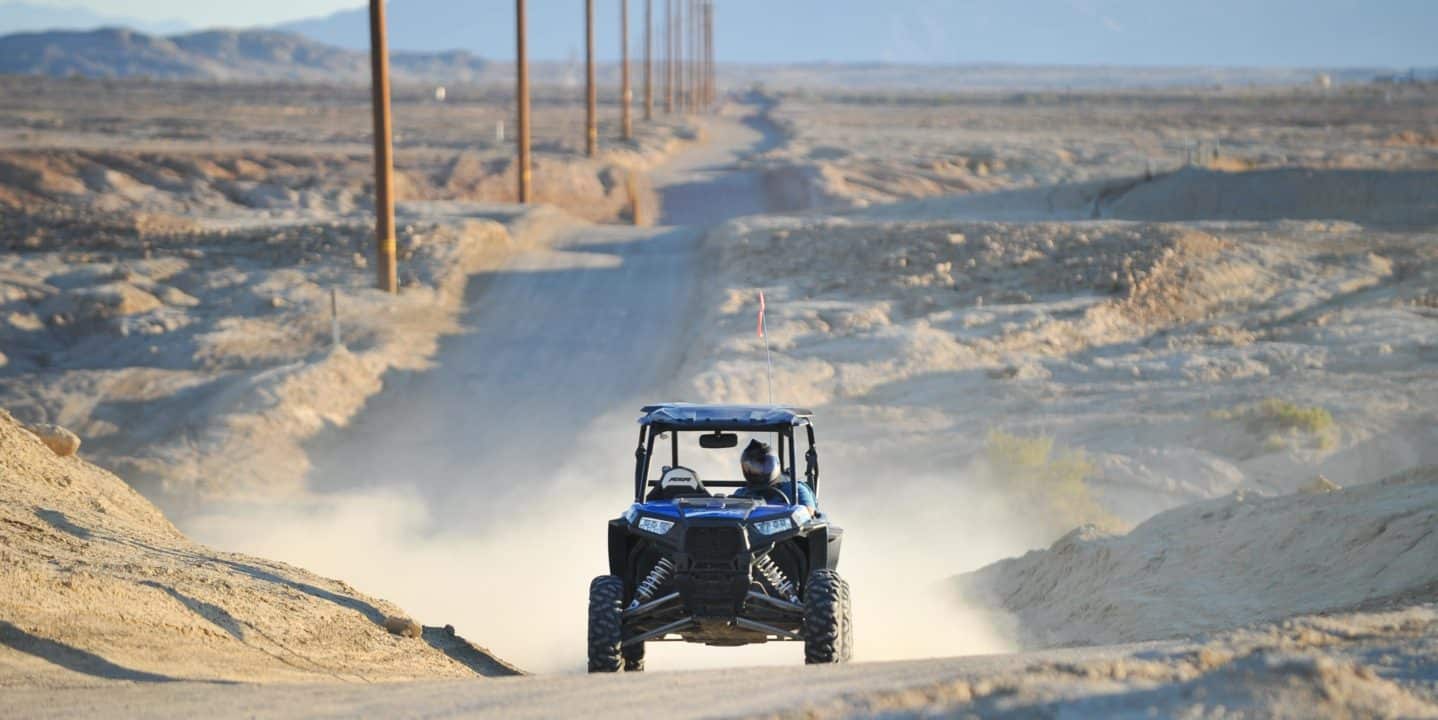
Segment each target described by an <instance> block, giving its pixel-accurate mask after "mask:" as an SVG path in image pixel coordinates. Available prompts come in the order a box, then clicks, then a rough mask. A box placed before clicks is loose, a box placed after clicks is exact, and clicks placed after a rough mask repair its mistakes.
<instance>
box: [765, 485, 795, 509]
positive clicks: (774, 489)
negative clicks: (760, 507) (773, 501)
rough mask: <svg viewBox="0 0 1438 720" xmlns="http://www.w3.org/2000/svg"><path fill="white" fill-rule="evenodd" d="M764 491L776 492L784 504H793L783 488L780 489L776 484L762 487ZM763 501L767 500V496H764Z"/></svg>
mask: <svg viewBox="0 0 1438 720" xmlns="http://www.w3.org/2000/svg"><path fill="white" fill-rule="evenodd" d="M764 492H765V493H776V494H778V496H779V498H780V499H782V500H783V501H784V504H785V505H793V504H794V503H793V502H791V501H790V500H789V495H788V494H786V493H785V492H784V491H783V490H780V489H779V486H778V485H770V486H769V487H767V488H764ZM765 502H768V498H765Z"/></svg>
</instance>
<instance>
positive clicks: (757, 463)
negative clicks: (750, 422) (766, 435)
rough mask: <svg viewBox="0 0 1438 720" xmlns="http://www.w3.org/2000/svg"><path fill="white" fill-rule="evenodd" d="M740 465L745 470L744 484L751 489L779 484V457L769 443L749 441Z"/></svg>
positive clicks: (740, 459)
mask: <svg viewBox="0 0 1438 720" xmlns="http://www.w3.org/2000/svg"><path fill="white" fill-rule="evenodd" d="M739 465H740V466H741V467H742V468H743V469H744V483H745V484H746V485H748V486H749V487H751V488H754V489H756V490H758V489H762V488H767V487H773V486H775V485H778V484H779V456H778V455H775V454H774V450H773V448H771V447H769V445H768V443H764V442H761V441H759V440H751V441H749V446H748V447H746V448H744V452H743V454H741V455H740V456H739Z"/></svg>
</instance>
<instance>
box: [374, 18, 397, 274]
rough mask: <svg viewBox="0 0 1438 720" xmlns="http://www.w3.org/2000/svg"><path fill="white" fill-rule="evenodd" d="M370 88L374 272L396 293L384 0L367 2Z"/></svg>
mask: <svg viewBox="0 0 1438 720" xmlns="http://www.w3.org/2000/svg"><path fill="white" fill-rule="evenodd" d="M369 56H370V76H371V78H370V87H371V90H373V98H372V102H373V105H374V210H375V272H376V274H377V276H378V277H377V284H378V287H379V289H381V290H383V291H385V292H390V293H392V292H397V291H398V290H399V280H398V277H397V274H396V273H397V269H396V267H395V238H394V142H393V130H392V124H391V119H390V110H389V40H388V38H387V37H386V33H385V24H384V0H369Z"/></svg>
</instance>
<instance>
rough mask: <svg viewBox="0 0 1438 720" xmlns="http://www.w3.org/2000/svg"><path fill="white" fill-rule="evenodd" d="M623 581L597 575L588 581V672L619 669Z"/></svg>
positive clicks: (617, 670) (609, 671)
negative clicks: (591, 580)
mask: <svg viewBox="0 0 1438 720" xmlns="http://www.w3.org/2000/svg"><path fill="white" fill-rule="evenodd" d="M623 620H624V581H623V580H621V579H619V578H617V577H614V576H613V575H601V576H599V577H597V578H594V581H593V582H591V583H589V672H592V673H601V672H605V673H612V672H619V666H620V660H621V658H622V652H621V650H620V643H622V642H623V641H624V635H623V632H624V631H623Z"/></svg>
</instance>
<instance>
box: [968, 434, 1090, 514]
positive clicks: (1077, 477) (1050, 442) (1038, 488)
mask: <svg viewBox="0 0 1438 720" xmlns="http://www.w3.org/2000/svg"><path fill="white" fill-rule="evenodd" d="M984 459H985V460H986V461H987V462H988V465H989V468H990V469H991V470H992V471H993V472H994V474H995V475H996V477H995V480H996V481H997V482H998V483H999V485H1000V487H1001V488H1003V489H1005V490H1006V491H1007V492H1008V493H1009V497H1010V498H1011V499H1013V501H1014V502H1015V503H1016V504H1017V505H1018V506H1020V507H1029V508H1034V509H1036V510H1038V511H1040V512H1041V513H1042V514H1043V516H1044V517H1045V518H1047V519H1049V520H1051V522H1052V525H1053V527H1054V529H1055V530H1058V531H1061V532H1066V531H1068V530H1070V529H1072V528H1074V527H1077V526H1079V525H1084V524H1088V523H1094V524H1097V525H1101V526H1105V527H1113V526H1116V525H1117V524H1118V522H1117V519H1116V518H1114V517H1113V516H1112V515H1110V514H1109V513H1108V512H1107V511H1105V510H1104V509H1103V508H1102V507H1101V506H1100V505H1099V504H1098V501H1096V500H1094V498H1093V494H1092V493H1091V492H1090V491H1089V486H1088V483H1087V480H1088V478H1089V477H1090V476H1092V475H1093V472H1094V467H1093V464H1092V463H1090V462H1089V460H1088V457H1087V456H1086V455H1085V454H1084V453H1083V451H1082V450H1072V449H1069V448H1064V447H1055V445H1054V439H1053V438H1051V437H1047V436H1038V437H1024V436H1021V435H1010V434H1009V433H1006V432H1002V431H999V430H994V431H991V432H990V433H989V435H988V437H987V438H986V439H985V442H984Z"/></svg>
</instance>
